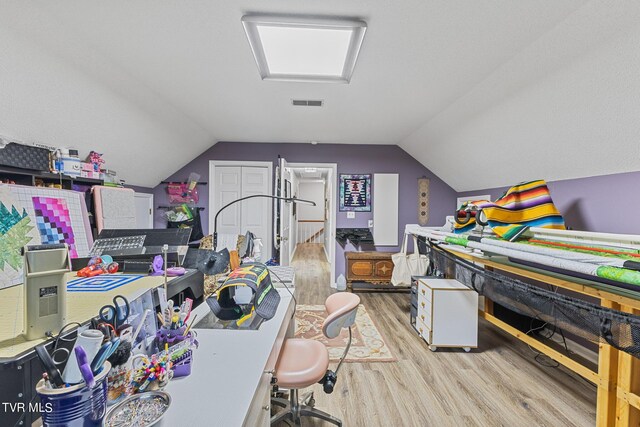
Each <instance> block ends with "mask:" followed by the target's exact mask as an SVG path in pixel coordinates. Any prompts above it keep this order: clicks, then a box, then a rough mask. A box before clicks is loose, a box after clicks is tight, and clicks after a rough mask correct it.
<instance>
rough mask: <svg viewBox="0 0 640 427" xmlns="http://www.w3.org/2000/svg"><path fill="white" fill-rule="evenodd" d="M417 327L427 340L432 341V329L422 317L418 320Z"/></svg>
mask: <svg viewBox="0 0 640 427" xmlns="http://www.w3.org/2000/svg"><path fill="white" fill-rule="evenodd" d="M416 329H417V330H418V333H419V334H420V336H421V337H422V338H423V339H424V340H425V341H426V342H428V343H431V329H429V327H427V326H426V325H425V324H424V323H423V322H422V321H421V320H420V319H417V320H416Z"/></svg>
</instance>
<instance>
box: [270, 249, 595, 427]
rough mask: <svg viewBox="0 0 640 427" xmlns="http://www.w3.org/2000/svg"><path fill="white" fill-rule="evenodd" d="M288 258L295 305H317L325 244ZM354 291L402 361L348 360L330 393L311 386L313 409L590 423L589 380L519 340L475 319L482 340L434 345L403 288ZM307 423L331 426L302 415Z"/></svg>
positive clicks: (402, 421) (453, 422) (368, 419)
mask: <svg viewBox="0 0 640 427" xmlns="http://www.w3.org/2000/svg"><path fill="white" fill-rule="evenodd" d="M292 266H293V267H294V268H295V270H296V297H297V299H298V303H299V304H323V303H324V300H325V299H326V298H327V297H328V296H329V295H330V294H331V293H333V292H335V290H334V289H331V288H330V287H329V286H328V285H327V286H324V285H321V283H328V282H329V279H328V275H329V271H330V270H329V263H328V262H327V261H326V258H325V256H324V253H323V251H322V245H320V244H303V245H300V246H299V247H298V249H297V251H296V254H295V257H294V259H293V261H292ZM358 295H359V296H360V298H361V300H362V304H363V305H364V306H365V307H366V308H367V310H368V311H369V314H370V315H371V317H372V318H373V320H374V322H375V324H376V325H377V327H378V329H379V330H380V332H381V333H382V335H383V337H384V339H385V340H386V342H387V345H388V346H389V347H390V348H391V350H392V352H393V353H394V355H395V357H396V358H397V359H398V361H397V362H376V363H374V362H369V363H345V364H344V366H343V367H342V368H341V370H340V374H339V376H338V382H337V384H336V388H335V391H334V392H333V394H330V395H329V394H325V393H324V392H323V391H322V387H321V386H320V385H315V386H314V387H313V390H314V392H315V399H316V407H318V408H320V409H322V410H324V411H326V412H329V413H330V414H332V415H334V416H336V417H338V418H340V419H342V421H343V425H344V426H347V427H353V426H358V427H360V426H367V427H368V426H385V427H390V426H392V427H396V426H416V427H424V426H437V427H440V426H463V425H465V426H500V425H504V426H590V425H594V424H595V409H596V406H595V402H596V399H595V387H593V386H592V385H590V384H587V383H586V382H585V381H584V380H582V379H578V378H577V377H576V376H575V375H574V374H571V373H569V372H568V371H566V370H564V369H560V368H557V369H554V368H547V367H544V366H542V365H540V364H538V363H536V362H535V361H534V360H533V356H534V353H532V352H531V351H530V350H529V348H528V347H527V346H526V345H525V344H523V343H521V342H520V341H517V340H515V339H513V338H511V337H510V336H508V335H506V334H504V333H502V332H500V331H498V330H497V329H496V328H494V327H492V326H491V325H490V324H488V323H487V322H485V321H482V320H481V321H480V324H479V328H480V330H479V343H480V348H478V349H476V350H472V352H471V353H464V352H463V351H462V350H458V349H452V350H446V349H440V350H438V351H437V352H435V353H432V352H431V351H429V349H428V348H427V345H426V343H425V342H423V341H422V340H421V339H420V338H418V336H417V334H416V333H415V332H414V330H413V329H412V328H411V326H410V325H409V295H408V294H401V293H398V294H390V293H359V294H358ZM335 367H336V364H335V363H332V364H331V369H335ZM452 367H455V369H452ZM416 390H423V391H422V392H420V393H418V392H417V391H416ZM425 390H426V391H427V392H426V393H425V392H424V391H425ZM303 393H304V392H303ZM390 416H391V417H392V418H389V417H390ZM282 425H285V424H282ZM303 425H304V426H321V425H322V426H324V425H329V424H323V423H322V422H319V421H316V420H311V419H303Z"/></svg>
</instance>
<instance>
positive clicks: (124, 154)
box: [0, 13, 212, 186]
mask: <svg viewBox="0 0 640 427" xmlns="http://www.w3.org/2000/svg"><path fill="white" fill-rule="evenodd" d="M0 15H2V13H0ZM33 19H34V23H33V25H34V26H36V25H40V24H39V23H38V21H37V17H34V18H33ZM10 24H11V22H10V16H7V15H4V17H2V16H0V135H4V136H7V137H10V138H14V139H16V140H20V141H24V142H40V143H43V144H47V145H51V146H59V147H74V148H78V149H80V151H81V153H80V154H81V155H83V156H84V155H86V154H88V152H89V150H91V149H94V150H96V151H98V152H100V153H103V154H104V158H105V160H106V162H107V163H106V166H107V167H108V168H111V169H114V170H116V171H117V172H118V176H119V178H124V179H125V180H126V181H127V183H129V184H136V185H142V186H154V185H156V184H158V183H159V181H160V179H162V178H163V177H166V176H169V175H170V174H171V173H173V172H174V171H175V170H176V169H177V168H178V167H179V166H181V165H182V164H184V163H187V162H188V161H189V160H191V159H192V158H193V157H195V156H196V155H197V154H199V153H200V152H202V151H204V150H205V149H206V148H207V147H208V146H210V145H211V142H212V138H211V137H210V136H209V135H208V134H207V133H206V132H205V131H204V130H202V129H201V128H199V127H198V126H197V125H195V124H193V123H190V122H189V120H188V119H184V120H183V115H182V114H181V113H179V112H177V111H176V110H175V109H174V108H172V107H171V106H169V105H167V104H166V103H165V102H164V100H163V99H161V98H159V97H158V96H157V95H154V94H153V93H152V92H151V91H149V89H148V88H146V87H145V86H144V85H141V84H139V82H138V83H136V84H133V83H132V82H131V81H129V80H127V79H128V77H127V75H126V74H124V73H123V72H122V71H121V70H118V69H117V68H115V67H114V66H113V65H112V64H110V63H109V62H108V61H106V60H105V61H103V58H100V57H99V56H98V55H97V54H96V52H93V51H90V52H85V53H86V55H85V56H83V57H82V58H81V59H78V61H79V62H77V63H74V62H73V61H72V60H70V59H69V58H67V57H65V56H64V55H63V54H61V53H60V52H54V51H52V49H47V48H46V45H41V42H42V40H38V41H37V43H35V42H34V41H33V40H31V39H29V38H27V37H24V36H23V35H22V33H21V32H20V31H19V30H16V29H15V28H12V27H11V25H10ZM43 25H44V24H43ZM34 28H35V27H34ZM76 52H79V51H78V50H76ZM97 70H101V71H100V72H97ZM94 71H96V73H94ZM104 75H107V76H110V77H109V78H110V79H111V80H112V81H111V82H108V81H105V80H103V79H101V78H100V77H96V76H104ZM89 76H92V77H89ZM113 81H117V83H118V84H119V85H120V86H119V87H120V88H121V89H122V87H128V88H129V89H128V90H127V91H126V92H129V95H131V94H132V93H135V94H136V95H137V96H136V99H137V100H138V101H137V103H136V102H135V101H133V100H132V99H129V98H127V94H126V93H122V92H120V93H119V92H118V91H116V90H115V89H113V87H114V86H115V85H112V84H110V83H114V82H113ZM127 85H129V86H127ZM140 99H146V102H144V103H141V101H140ZM161 144H172V145H173V146H174V147H175V151H166V150H165V151H160V150H154V147H157V146H159V145H161ZM167 156H171V158H172V160H173V161H171V162H167V161H166V158H167Z"/></svg>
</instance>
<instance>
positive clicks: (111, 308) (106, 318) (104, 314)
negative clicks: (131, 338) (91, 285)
mask: <svg viewBox="0 0 640 427" xmlns="http://www.w3.org/2000/svg"><path fill="white" fill-rule="evenodd" d="M119 301H120V304H119V303H118V302H119ZM129 311H130V308H129V301H127V299H126V298H125V297H123V296H122V295H116V296H115V297H113V305H109V304H107V305H105V306H103V307H102V308H101V309H100V311H99V316H100V320H102V321H103V322H104V323H108V324H110V325H111V326H113V329H114V330H117V329H118V327H119V326H120V325H123V324H124V323H125V322H126V321H127V318H128V317H129Z"/></svg>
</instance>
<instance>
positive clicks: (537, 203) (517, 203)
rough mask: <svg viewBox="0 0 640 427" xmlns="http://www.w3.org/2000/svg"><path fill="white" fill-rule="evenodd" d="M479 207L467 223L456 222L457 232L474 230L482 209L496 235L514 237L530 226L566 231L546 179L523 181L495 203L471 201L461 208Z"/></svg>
mask: <svg viewBox="0 0 640 427" xmlns="http://www.w3.org/2000/svg"><path fill="white" fill-rule="evenodd" d="M473 207H475V208H477V213H476V216H475V217H473V216H472V217H471V218H470V219H469V221H468V222H467V223H466V224H458V223H457V222H456V223H455V228H454V232H455V233H465V232H468V231H471V230H472V229H473V228H474V227H475V226H476V218H477V217H478V216H479V215H480V211H482V213H483V214H484V216H485V217H486V221H487V222H488V224H489V227H491V230H493V232H494V233H496V235H498V236H500V237H502V238H503V239H507V240H511V239H512V238H514V236H518V235H520V233H521V232H522V231H523V229H526V228H527V227H544V228H555V229H560V230H564V229H565V225H564V219H563V218H562V215H561V214H560V212H559V211H558V209H557V208H556V206H555V205H554V204H553V200H551V193H550V192H549V188H548V187H547V183H546V182H545V181H544V180H537V181H530V182H523V183H520V184H517V185H515V186H513V187H511V188H509V190H507V192H506V193H504V194H503V195H502V196H501V197H500V198H498V199H497V200H496V201H495V202H490V201H488V200H477V201H472V202H467V203H465V204H464V205H462V207H461V208H460V211H465V210H467V209H472V208H473Z"/></svg>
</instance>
